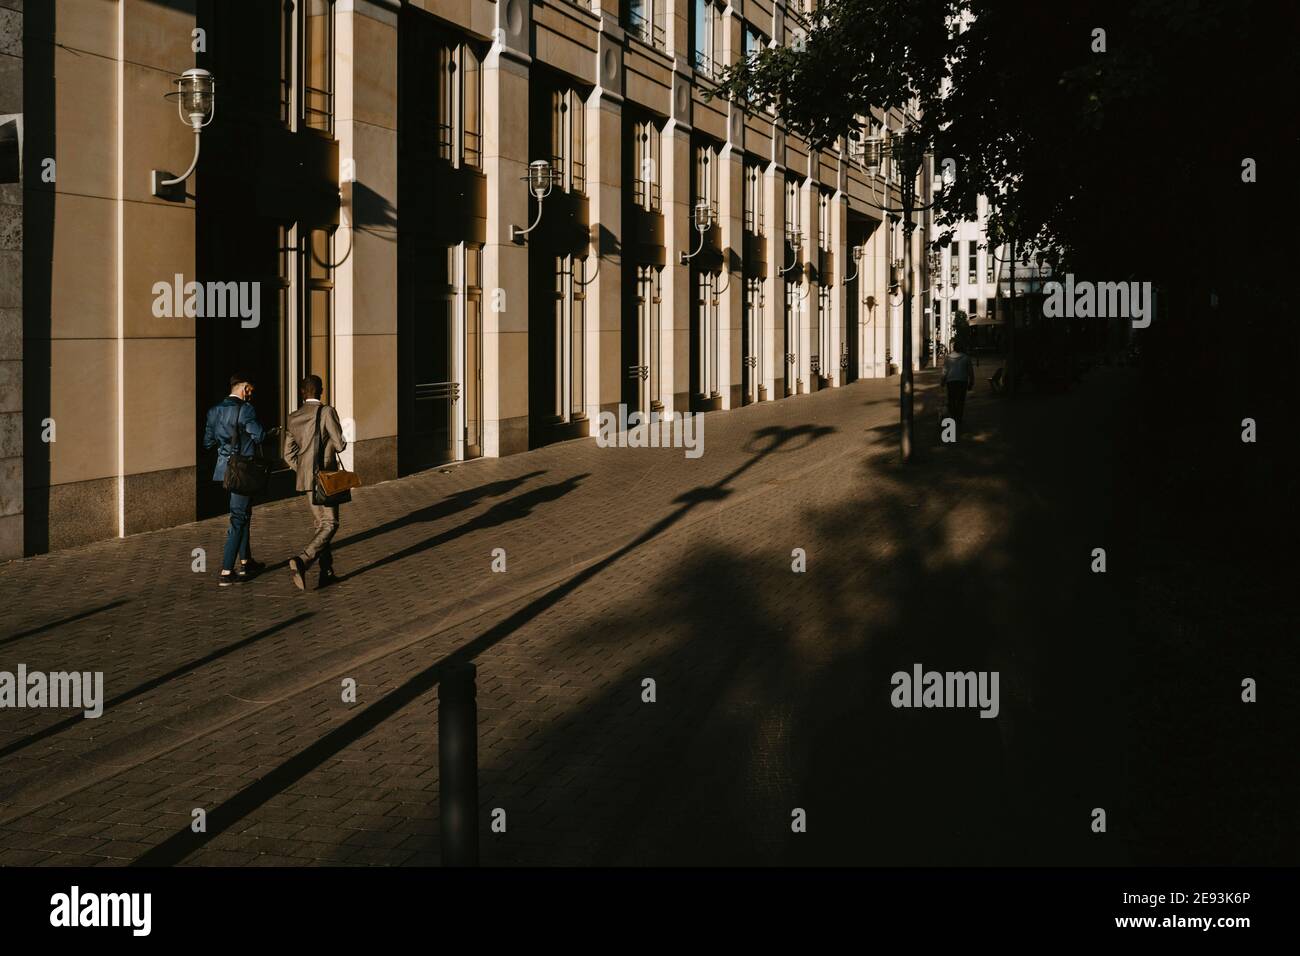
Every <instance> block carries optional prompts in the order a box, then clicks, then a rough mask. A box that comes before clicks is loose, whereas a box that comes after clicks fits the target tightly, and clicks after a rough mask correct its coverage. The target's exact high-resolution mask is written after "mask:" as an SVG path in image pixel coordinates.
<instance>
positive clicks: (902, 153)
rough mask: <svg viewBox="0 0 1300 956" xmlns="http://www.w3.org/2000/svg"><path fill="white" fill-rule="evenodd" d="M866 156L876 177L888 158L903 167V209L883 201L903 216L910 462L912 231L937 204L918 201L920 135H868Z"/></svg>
mask: <svg viewBox="0 0 1300 956" xmlns="http://www.w3.org/2000/svg"><path fill="white" fill-rule="evenodd" d="M865 157H866V162H867V166H868V167H869V168H870V172H871V174H872V176H873V177H874V176H875V174H876V172H877V170H879V168H880V166H881V164H882V163H883V162H884V160H885V159H888V158H893V159H895V160H897V161H898V167H899V180H900V181H899V193H900V195H901V198H902V208H901V209H885V208H884V203H883V202H882V203H881V208H882V211H884V212H890V213H894V214H900V213H901V215H902V218H903V278H902V280H901V287H902V293H903V356H902V360H901V361H900V363H899V364H900V371H901V373H902V374H901V375H900V376H899V382H898V400H899V407H900V408H899V418H900V425H901V426H902V427H901V431H902V434H901V437H900V448H901V452H902V458H903V461H904V462H907V461H911V459H912V435H913V428H912V424H913V388H912V232H913V231H914V230H915V229H916V223H915V222H914V221H913V216H915V214H916V213H918V212H924V211H925V210H927V209H930V208H932V205H933V204H931V205H920V206H918V205H917V203H916V193H915V189H916V176H917V173H918V172H919V170H920V167H921V162H922V161H923V160H924V158H925V149H924V146H923V144H922V142H921V140H920V139H919V138H918V137H917V136H916V134H914V133H907V132H902V133H900V134H899V135H897V136H893V137H890V138H889V140H888V141H886V140H884V139H882V138H881V137H880V136H877V135H872V136H870V137H868V138H867V142H866V148H865Z"/></svg>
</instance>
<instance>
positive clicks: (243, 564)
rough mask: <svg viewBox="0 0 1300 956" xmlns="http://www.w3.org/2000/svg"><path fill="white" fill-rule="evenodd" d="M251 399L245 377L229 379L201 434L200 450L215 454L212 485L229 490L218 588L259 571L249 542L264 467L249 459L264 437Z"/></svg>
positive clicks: (249, 387) (238, 373) (210, 411)
mask: <svg viewBox="0 0 1300 956" xmlns="http://www.w3.org/2000/svg"><path fill="white" fill-rule="evenodd" d="M252 397H253V383H252V382H251V381H249V377H248V376H247V375H245V374H243V373H242V372H236V373H235V374H234V375H232V376H230V394H229V395H227V396H226V397H225V398H224V399H223V400H222V401H220V402H219V403H217V404H216V405H213V406H212V407H211V408H210V409H208V417H207V422H206V424H205V425H204V429H203V447H204V448H216V449H217V464H216V467H215V468H213V470H212V480H213V481H220V482H221V483H222V484H223V485H224V486H225V487H226V488H227V489H228V490H229V491H230V530H229V531H227V532H226V547H225V550H224V551H223V552H222V555H221V578H220V584H221V586H222V587H226V586H227V585H229V584H232V583H234V582H235V581H243V580H246V579H247V578H248V577H249V576H250V575H251V574H255V573H256V572H258V571H260V570H261V569H262V567H263V565H262V564H260V563H259V562H257V561H254V560H253V555H252V546H251V540H250V539H251V526H252V523H253V495H255V494H256V493H257V492H259V491H261V486H262V485H264V484H265V481H266V472H265V468H264V466H263V465H262V464H261V462H260V461H258V460H256V459H255V457H254V456H255V454H256V451H257V446H259V445H260V444H261V443H262V440H263V438H265V437H266V433H265V431H264V430H263V429H262V425H261V423H259V422H258V420H257V412H256V411H255V410H254V408H253V406H252V404H251V402H250V399H252ZM236 559H238V561H239V566H238V567H236V566H235V561H236Z"/></svg>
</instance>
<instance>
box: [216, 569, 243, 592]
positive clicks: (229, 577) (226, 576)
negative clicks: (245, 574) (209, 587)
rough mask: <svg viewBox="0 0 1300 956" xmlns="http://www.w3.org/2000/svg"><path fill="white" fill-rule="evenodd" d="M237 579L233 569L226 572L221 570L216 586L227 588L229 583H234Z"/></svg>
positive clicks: (237, 576)
mask: <svg viewBox="0 0 1300 956" xmlns="http://www.w3.org/2000/svg"><path fill="white" fill-rule="evenodd" d="M239 579H240V578H239V575H237V574H236V573H235V572H234V571H230V572H228V573H227V572H222V575H221V577H220V578H218V579H217V586H218V587H223V588H228V587H230V585H232V584H234V583H235V582H236V581H238V580H239Z"/></svg>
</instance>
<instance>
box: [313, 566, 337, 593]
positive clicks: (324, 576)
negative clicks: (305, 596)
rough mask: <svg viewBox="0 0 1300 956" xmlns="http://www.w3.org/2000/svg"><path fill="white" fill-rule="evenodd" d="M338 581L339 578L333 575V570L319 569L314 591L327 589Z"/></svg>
mask: <svg viewBox="0 0 1300 956" xmlns="http://www.w3.org/2000/svg"><path fill="white" fill-rule="evenodd" d="M338 579H339V576H338V575H337V574H335V573H334V569H333V568H321V569H320V573H319V575H318V576H317V578H316V590H317V591H319V590H320V589H321V588H325V587H329V586H330V585H331V584H334V583H335V582H336V581H338Z"/></svg>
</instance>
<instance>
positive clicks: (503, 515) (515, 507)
mask: <svg viewBox="0 0 1300 956" xmlns="http://www.w3.org/2000/svg"><path fill="white" fill-rule="evenodd" d="M587 477H589V475H588V474H585V473H584V474H581V475H574V476H572V477H569V478H566V479H564V480H563V481H559V482H556V483H555V484H553V485H544V486H543V487H541V488H536V489H534V490H533V491H528V492H525V493H523V494H521V495H519V496H517V497H515V498H510V499H508V500H506V501H501V502H498V503H497V504H495V505H493V506H492V507H491V508H489V509H488V510H487V511H485V512H483V513H482V514H481V515H479V516H478V517H477V518H474V519H472V520H470V521H467V522H466V523H465V524H462V525H460V526H458V527H455V528H451V529H449V530H447V531H444V532H441V533H440V534H435V535H433V536H432V537H429V538H425V539H424V540H423V541H420V542H418V543H416V544H413V545H411V546H409V547H406V548H403V549H402V550H400V551H395V552H393V553H392V554H389V555H386V556H384V557H382V558H380V559H378V560H377V561H372V562H370V563H369V564H365V565H362V566H361V567H359V568H357V569H355V570H353V571H349V572H348V573H347V574H343V575H340V576H339V582H343V581H348V580H351V579H352V578H355V577H357V576H359V575H362V574H365V573H366V572H368V571H375V570H378V569H379V568H382V567H385V566H386V565H389V564H393V563H395V562H397V561H402V560H404V559H406V558H410V557H414V556H415V555H417V554H420V553H422V552H424V551H428V550H430V549H431V548H436V547H438V546H440V545H443V544H447V543H448V542H451V541H455V540H456V539H457V538H460V537H463V536H464V535H467V534H472V533H474V532H475V531H483V530H485V529H487V528H495V527H499V526H501V525H503V524H509V523H510V522H512V521H517V520H518V519H520V518H526V517H528V515H530V514H532V512H533V509H534V508H536V507H537V506H538V505H543V504H546V503H548V502H551V501H556V500H558V499H560V498H563V497H564V496H565V495H567V494H568V493H569V492H571V491H573V490H574V489H575V488H577V486H578V483H579V482H581V481H582V480H583V479H584V478H587ZM433 507H434V508H441V507H443V505H442V504H439V505H434V506H433ZM426 510H427V509H426ZM420 513H421V512H415V514H420ZM409 517H410V516H408V518H409ZM402 523H409V521H408V520H405V519H404V520H403V522H402Z"/></svg>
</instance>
